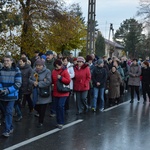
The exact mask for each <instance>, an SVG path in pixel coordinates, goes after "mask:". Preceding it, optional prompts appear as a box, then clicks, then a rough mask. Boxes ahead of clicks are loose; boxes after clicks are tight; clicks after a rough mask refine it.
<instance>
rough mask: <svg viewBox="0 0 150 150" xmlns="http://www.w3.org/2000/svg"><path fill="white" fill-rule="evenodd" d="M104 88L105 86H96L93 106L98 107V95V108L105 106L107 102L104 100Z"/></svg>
mask: <svg viewBox="0 0 150 150" xmlns="http://www.w3.org/2000/svg"><path fill="white" fill-rule="evenodd" d="M104 90H105V88H96V87H94V91H93V92H94V94H93V106H92V107H93V108H94V109H96V108H97V99H98V97H99V98H100V99H99V106H98V109H103V108H104V104H105V102H104ZM98 94H99V95H98Z"/></svg>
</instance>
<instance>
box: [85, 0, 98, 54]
mask: <svg viewBox="0 0 150 150" xmlns="http://www.w3.org/2000/svg"><path fill="white" fill-rule="evenodd" d="M95 13H96V0H89V3H88V27H87V45H86V50H87V55H88V54H91V53H94V52H95V16H96V14H95Z"/></svg>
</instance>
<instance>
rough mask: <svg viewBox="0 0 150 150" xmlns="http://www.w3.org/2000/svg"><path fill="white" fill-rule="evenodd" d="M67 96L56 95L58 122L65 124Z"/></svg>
mask: <svg viewBox="0 0 150 150" xmlns="http://www.w3.org/2000/svg"><path fill="white" fill-rule="evenodd" d="M66 99H67V96H64V97H54V101H55V105H56V119H57V124H62V125H63V124H64V106H65V101H66Z"/></svg>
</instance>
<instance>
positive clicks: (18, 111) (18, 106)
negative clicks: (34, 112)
mask: <svg viewBox="0 0 150 150" xmlns="http://www.w3.org/2000/svg"><path fill="white" fill-rule="evenodd" d="M14 108H15V112H16V113H17V117H18V118H19V117H21V116H22V113H21V108H20V103H19V100H17V101H15V105H14Z"/></svg>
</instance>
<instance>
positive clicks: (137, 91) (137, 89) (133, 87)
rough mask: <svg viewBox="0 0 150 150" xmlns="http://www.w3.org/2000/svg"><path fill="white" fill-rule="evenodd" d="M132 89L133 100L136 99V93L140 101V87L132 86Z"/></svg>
mask: <svg viewBox="0 0 150 150" xmlns="http://www.w3.org/2000/svg"><path fill="white" fill-rule="evenodd" d="M130 88H131V100H133V99H134V91H135V92H136V94H137V99H138V100H140V91H139V86H133V85H131V86H130Z"/></svg>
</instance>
